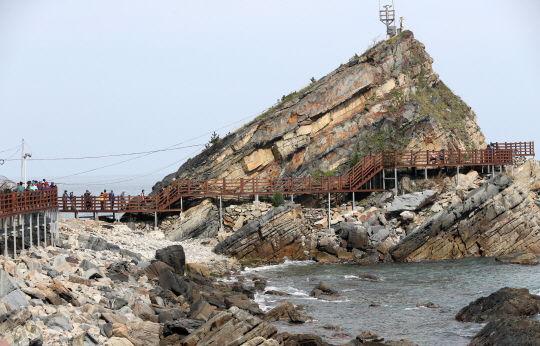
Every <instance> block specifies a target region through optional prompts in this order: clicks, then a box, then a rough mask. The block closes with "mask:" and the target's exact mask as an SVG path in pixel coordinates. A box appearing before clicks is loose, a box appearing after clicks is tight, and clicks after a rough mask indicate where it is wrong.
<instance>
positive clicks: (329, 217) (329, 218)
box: [328, 192, 331, 231]
mask: <svg viewBox="0 0 540 346" xmlns="http://www.w3.org/2000/svg"><path fill="white" fill-rule="evenodd" d="M330 220H331V216H330V192H328V231H330Z"/></svg>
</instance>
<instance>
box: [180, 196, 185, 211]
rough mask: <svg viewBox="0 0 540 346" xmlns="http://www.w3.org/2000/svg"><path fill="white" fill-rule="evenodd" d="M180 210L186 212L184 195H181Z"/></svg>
mask: <svg viewBox="0 0 540 346" xmlns="http://www.w3.org/2000/svg"><path fill="white" fill-rule="evenodd" d="M180 210H182V213H183V212H184V200H183V198H182V197H180Z"/></svg>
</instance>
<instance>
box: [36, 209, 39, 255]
mask: <svg viewBox="0 0 540 346" xmlns="http://www.w3.org/2000/svg"><path fill="white" fill-rule="evenodd" d="M36 216H37V220H36V221H37V240H36V242H37V248H38V250H39V211H38V212H37V214H36Z"/></svg>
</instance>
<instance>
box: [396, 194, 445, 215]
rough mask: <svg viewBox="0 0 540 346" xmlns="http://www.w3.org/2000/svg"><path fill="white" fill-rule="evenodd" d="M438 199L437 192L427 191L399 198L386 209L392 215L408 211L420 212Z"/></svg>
mask: <svg viewBox="0 0 540 346" xmlns="http://www.w3.org/2000/svg"><path fill="white" fill-rule="evenodd" d="M436 197H437V191H433V190H426V191H422V192H414V193H409V194H406V195H402V196H397V197H395V198H394V201H393V202H392V203H391V204H390V205H389V206H388V208H386V211H387V212H389V213H392V214H400V213H402V212H404V211H406V210H408V211H415V210H418V209H420V208H422V207H424V206H425V205H427V204H428V203H430V202H433V201H434V200H435V198H436Z"/></svg>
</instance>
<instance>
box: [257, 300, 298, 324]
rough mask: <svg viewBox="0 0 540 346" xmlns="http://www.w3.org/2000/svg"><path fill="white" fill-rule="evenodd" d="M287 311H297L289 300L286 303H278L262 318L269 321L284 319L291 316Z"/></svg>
mask: <svg viewBox="0 0 540 346" xmlns="http://www.w3.org/2000/svg"><path fill="white" fill-rule="evenodd" d="M287 311H295V309H294V305H293V304H292V303H291V302H289V301H285V303H283V304H281V305H278V306H276V307H275V308H273V309H272V310H270V311H268V312H267V313H266V314H264V316H263V318H262V319H263V320H265V321H267V322H276V321H279V320H282V319H286V318H288V317H289V316H288V314H287Z"/></svg>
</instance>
